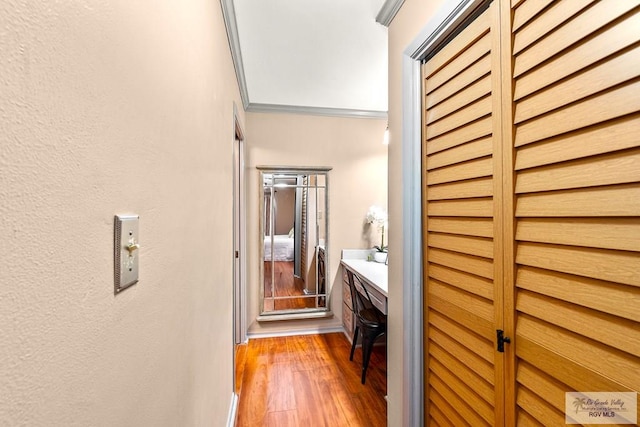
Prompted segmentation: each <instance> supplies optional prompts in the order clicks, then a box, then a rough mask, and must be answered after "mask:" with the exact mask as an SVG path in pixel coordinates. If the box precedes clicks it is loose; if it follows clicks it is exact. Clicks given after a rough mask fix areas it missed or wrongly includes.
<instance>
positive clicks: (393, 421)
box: [387, 0, 445, 426]
mask: <svg viewBox="0 0 640 427" xmlns="http://www.w3.org/2000/svg"><path fill="white" fill-rule="evenodd" d="M444 2H445V0H434V1H429V2H426V1H423V0H406V1H405V2H404V4H403V6H402V8H401V9H400V11H399V12H398V14H397V15H396V17H395V18H394V19H393V21H392V23H391V25H390V26H389V132H390V136H391V140H390V144H389V206H390V209H389V221H390V226H391V229H393V230H402V226H403V225H402V57H403V55H402V54H403V52H404V51H405V49H406V48H407V46H408V45H409V43H411V42H412V41H413V40H414V39H415V38H416V37H417V36H418V34H419V32H420V30H422V28H423V27H425V26H426V24H427V23H428V22H429V21H430V19H431V18H432V17H433V15H434V14H435V13H436V12H437V11H438V9H439V8H440V7H441V5H442V4H443V3H444ZM402 256H403V253H402V236H401V234H400V232H397V233H392V234H391V235H390V240H389V319H388V322H389V324H388V327H389V337H388V340H389V345H388V347H387V348H388V360H387V364H388V371H387V376H388V384H387V388H388V391H389V398H388V402H389V403H388V419H389V425H390V426H391V425H401V424H400V420H402V419H403V416H406V411H403V408H402V399H403V397H404V396H403V393H402V387H403V385H402V379H403V342H402V338H403V333H402V332H403V328H404V325H403V319H402V311H403V307H402V295H403V283H404V281H403V275H402Z"/></svg>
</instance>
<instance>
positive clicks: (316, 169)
mask: <svg viewBox="0 0 640 427" xmlns="http://www.w3.org/2000/svg"><path fill="white" fill-rule="evenodd" d="M256 169H258V171H259V172H260V173H259V174H258V175H259V180H260V181H259V188H260V191H259V192H258V193H259V197H260V200H259V205H258V206H259V215H258V217H259V220H260V226H259V233H260V235H259V236H258V237H259V244H258V248H259V249H258V254H259V260H260V265H259V271H260V274H259V276H258V277H259V279H258V280H259V289H260V293H259V302H258V303H259V307H258V313H259V315H258V317H257V318H256V320H257V321H259V322H265V321H276V320H296V319H317V318H325V317H333V312H332V311H331V298H330V295H331V288H332V283H331V280H330V277H331V275H330V266H329V258H330V256H329V254H330V238H329V171H330V170H332V169H333V168H332V167H329V166H269V165H268V166H264V165H260V166H256ZM269 173H273V174H292V175H300V174H306V175H314V174H316V175H319V174H321V175H324V177H325V212H324V218H325V220H324V221H325V226H326V234H325V244H324V246H325V248H324V250H325V281H326V283H325V286H326V306H325V307H315V308H299V309H289V310H273V311H265V310H264V235H265V225H266V224H265V218H264V215H263V212H264V205H265V198H264V190H263V187H264V178H263V177H264V174H269ZM316 271H317V268H316ZM310 298H311V296H310Z"/></svg>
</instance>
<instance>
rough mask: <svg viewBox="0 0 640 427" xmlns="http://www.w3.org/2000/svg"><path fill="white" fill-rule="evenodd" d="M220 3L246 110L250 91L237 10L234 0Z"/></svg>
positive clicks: (224, 0) (222, 0)
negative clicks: (241, 46)
mask: <svg viewBox="0 0 640 427" xmlns="http://www.w3.org/2000/svg"><path fill="white" fill-rule="evenodd" d="M220 5H221V6H222V16H223V18H224V26H225V27H226V29H227V39H228V40H229V48H230V49H231V58H232V59H233V67H234V68H235V70H236V79H237V80H238V87H239V88H240V98H241V99H242V106H243V107H244V109H245V110H246V109H247V107H248V106H249V91H248V89H247V80H246V79H245V76H244V65H243V63H242V52H241V50H240V37H239V36H238V24H237V21H236V10H235V8H234V7H233V0H220Z"/></svg>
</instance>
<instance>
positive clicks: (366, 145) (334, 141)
mask: <svg viewBox="0 0 640 427" xmlns="http://www.w3.org/2000/svg"><path fill="white" fill-rule="evenodd" d="M386 124H387V121H386V120H381V119H354V118H338V117H320V116H308V115H295V114H262V113H247V135H246V143H247V186H248V197H247V201H248V202H247V206H248V219H247V236H248V237H247V238H248V239H249V245H248V255H247V265H248V270H249V271H248V274H247V277H248V279H247V289H248V290H247V293H248V298H249V299H248V307H247V309H248V324H249V325H250V327H249V330H250V332H251V333H264V332H279V331H292V330H296V329H309V328H318V327H331V326H339V325H341V323H342V281H341V277H339V276H338V273H339V269H338V267H339V264H340V251H341V250H342V249H344V248H350V249H353V248H370V247H371V246H372V245H373V244H376V243H377V244H379V243H378V242H376V243H372V242H371V241H370V239H369V238H368V237H369V236H368V235H367V234H364V233H363V222H364V217H365V215H366V213H367V210H368V209H369V206H371V205H373V204H377V205H379V206H383V207H386V202H387V147H386V146H385V145H382V137H383V135H384V130H385V128H386ZM257 165H286V166H331V167H333V170H331V171H330V172H329V245H330V248H329V269H330V271H329V278H328V283H331V284H332V291H331V298H332V303H331V304H332V306H331V308H332V310H333V312H334V313H335V315H336V316H335V317H334V318H333V319H326V320H320V321H319V320H314V321H286V322H263V323H258V322H255V318H256V316H257V315H258V309H259V297H258V296H259V287H258V286H259V284H258V280H259V271H260V270H259V268H260V257H259V248H260V245H261V244H262V240H261V239H260V237H259V236H260V230H259V228H258V227H259V217H258V212H259V206H258V204H259V188H258V185H259V181H260V178H259V173H258V170H257V169H256V168H255V167H256V166H257Z"/></svg>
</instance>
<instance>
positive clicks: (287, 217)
mask: <svg viewBox="0 0 640 427" xmlns="http://www.w3.org/2000/svg"><path fill="white" fill-rule="evenodd" d="M258 169H260V170H261V172H260V180H261V185H262V192H261V197H260V212H261V214H260V215H261V218H260V223H261V227H260V230H261V231H260V239H261V240H262V245H261V246H262V255H263V256H262V262H261V280H262V286H261V289H260V293H261V298H260V300H261V315H260V318H259V320H280V319H284V318H287V316H288V317H291V318H300V317H305V315H309V317H312V316H313V315H317V314H318V313H322V312H327V311H328V307H327V305H328V304H327V302H328V299H327V295H328V292H329V290H328V289H327V280H326V277H327V267H328V266H327V261H326V259H327V256H326V254H327V250H328V238H327V237H328V236H327V230H328V227H327V190H328V179H327V178H328V177H327V172H328V171H329V170H330V168H317V169H316V168H293V167H282V168H278V167H259V168H258ZM275 315H277V316H275ZM272 316H275V317H272Z"/></svg>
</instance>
